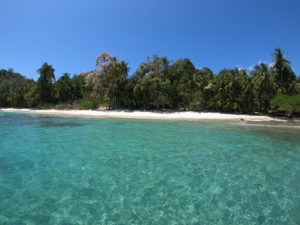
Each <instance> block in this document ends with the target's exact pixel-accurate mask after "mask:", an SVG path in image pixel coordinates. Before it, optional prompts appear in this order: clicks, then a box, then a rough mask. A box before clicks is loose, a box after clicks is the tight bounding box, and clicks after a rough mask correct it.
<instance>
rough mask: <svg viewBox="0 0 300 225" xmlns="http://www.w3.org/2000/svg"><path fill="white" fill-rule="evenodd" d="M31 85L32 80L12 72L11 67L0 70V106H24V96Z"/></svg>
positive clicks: (32, 83)
mask: <svg viewBox="0 0 300 225" xmlns="http://www.w3.org/2000/svg"><path fill="white" fill-rule="evenodd" d="M33 85H34V81H33V80H29V79H26V78H25V77H24V76H22V75H20V74H18V73H14V72H13V69H9V70H0V106H3V107H7V106H10V107H25V106H26V105H27V104H26V100H25V98H24V96H25V94H26V93H27V92H28V90H29V89H30V88H31V87H32V86H33Z"/></svg>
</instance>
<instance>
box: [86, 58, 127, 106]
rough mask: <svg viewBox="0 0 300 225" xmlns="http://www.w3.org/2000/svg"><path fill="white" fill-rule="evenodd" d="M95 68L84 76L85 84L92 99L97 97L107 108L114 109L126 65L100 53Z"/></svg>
mask: <svg viewBox="0 0 300 225" xmlns="http://www.w3.org/2000/svg"><path fill="white" fill-rule="evenodd" d="M96 66H98V69H96V70H95V71H93V72H91V73H89V74H88V75H87V76H86V83H87V85H88V86H89V87H90V88H91V90H92V94H93V95H94V97H99V98H100V99H101V100H102V101H103V102H104V103H105V105H106V106H107V107H108V108H115V107H116V106H117V100H118V97H119V95H120V89H121V86H122V85H124V83H125V81H126V78H127V74H128V70H129V69H128V66H127V63H125V62H124V61H122V60H117V59H116V58H115V57H113V56H111V55H109V54H108V53H106V52H102V53H101V54H100V55H99V56H98V57H97V59H96Z"/></svg>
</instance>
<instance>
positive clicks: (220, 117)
mask: <svg viewBox="0 0 300 225" xmlns="http://www.w3.org/2000/svg"><path fill="white" fill-rule="evenodd" d="M0 111H2V112H16V113H34V114H45V115H53V116H68V117H88V118H124V119H151V120H190V121H205V120H207V121H232V122H287V121H291V120H286V119H284V118H274V117H270V116H266V115H247V114H227V113H219V112H194V111H172V110H168V111H135V110H124V109H123V110H74V109H67V110H66V109H64V110H61V109H29V108H0Z"/></svg>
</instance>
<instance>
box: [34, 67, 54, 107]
mask: <svg viewBox="0 0 300 225" xmlns="http://www.w3.org/2000/svg"><path fill="white" fill-rule="evenodd" d="M38 73H39V74H40V77H39V79H38V81H37V91H38V95H39V98H40V101H41V102H42V103H49V102H52V101H53V97H52V93H53V82H54V80H55V75H54V69H53V67H52V66H51V65H49V64H48V63H44V64H43V65H42V67H41V68H39V69H38Z"/></svg>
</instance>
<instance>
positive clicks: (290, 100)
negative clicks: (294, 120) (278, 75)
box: [271, 94, 300, 117]
mask: <svg viewBox="0 0 300 225" xmlns="http://www.w3.org/2000/svg"><path fill="white" fill-rule="evenodd" d="M271 106H272V108H273V109H274V110H275V111H279V112H284V113H285V114H286V115H287V116H289V117H292V116H293V114H294V113H296V114H300V95H283V94H279V95H277V96H276V97H275V98H273V99H272V100H271Z"/></svg>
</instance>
